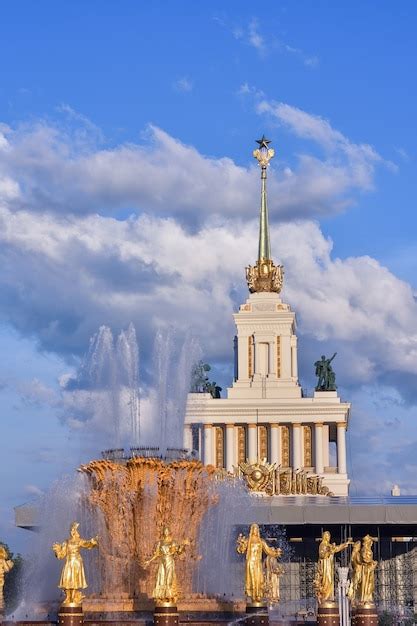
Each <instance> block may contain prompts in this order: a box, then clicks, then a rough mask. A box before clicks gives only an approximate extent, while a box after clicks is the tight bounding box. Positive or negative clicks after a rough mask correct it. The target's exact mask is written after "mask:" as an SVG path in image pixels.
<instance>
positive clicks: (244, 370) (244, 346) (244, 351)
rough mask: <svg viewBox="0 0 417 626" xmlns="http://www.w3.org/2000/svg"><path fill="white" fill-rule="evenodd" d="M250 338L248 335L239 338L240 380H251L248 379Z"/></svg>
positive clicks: (238, 366)
mask: <svg viewBox="0 0 417 626" xmlns="http://www.w3.org/2000/svg"><path fill="white" fill-rule="evenodd" d="M248 341H249V337H248V336H247V335H238V338H237V359H238V363H237V369H238V374H239V378H238V380H249V377H248V353H249V346H248Z"/></svg>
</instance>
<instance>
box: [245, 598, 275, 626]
mask: <svg viewBox="0 0 417 626" xmlns="http://www.w3.org/2000/svg"><path fill="white" fill-rule="evenodd" d="M245 626H269V615H268V607H267V606H266V604H264V603H263V602H253V603H252V604H247V605H246V619H245Z"/></svg>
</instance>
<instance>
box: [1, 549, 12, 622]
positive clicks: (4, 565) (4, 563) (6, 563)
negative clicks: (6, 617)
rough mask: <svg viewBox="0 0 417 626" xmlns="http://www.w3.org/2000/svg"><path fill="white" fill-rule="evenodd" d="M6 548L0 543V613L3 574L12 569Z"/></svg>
mask: <svg viewBox="0 0 417 626" xmlns="http://www.w3.org/2000/svg"><path fill="white" fill-rule="evenodd" d="M7 557H8V554H7V550H6V548H5V547H4V546H2V545H0V615H1V613H2V612H3V609H4V596H3V588H4V576H5V574H8V573H9V572H10V570H11V569H12V567H13V565H14V563H13V561H12V560H11V559H8V558H7Z"/></svg>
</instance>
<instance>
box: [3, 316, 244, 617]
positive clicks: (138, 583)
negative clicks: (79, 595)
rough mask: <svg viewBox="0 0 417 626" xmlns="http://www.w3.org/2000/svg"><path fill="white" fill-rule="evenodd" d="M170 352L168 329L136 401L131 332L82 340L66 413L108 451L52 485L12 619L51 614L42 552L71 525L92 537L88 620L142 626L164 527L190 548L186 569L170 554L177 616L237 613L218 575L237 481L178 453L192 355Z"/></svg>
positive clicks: (238, 604)
mask: <svg viewBox="0 0 417 626" xmlns="http://www.w3.org/2000/svg"><path fill="white" fill-rule="evenodd" d="M177 344H178V342H176V341H175V336H174V333H172V332H171V331H167V332H165V333H162V332H159V333H157V336H156V341H155V350H154V354H155V356H154V371H155V374H156V380H155V381H154V383H153V391H151V392H150V393H148V396H147V397H146V398H145V399H143V397H144V394H143V390H142V389H140V387H139V373H138V355H139V350H138V346H137V342H136V336H135V330H134V328H133V327H132V326H130V327H129V328H128V330H127V331H122V332H121V333H120V335H119V337H118V338H116V339H114V337H113V335H112V332H111V331H110V329H109V328H107V327H101V328H100V330H99V331H98V333H97V334H96V335H95V336H94V337H93V338H92V340H91V342H90V347H89V351H88V353H87V355H86V357H85V360H84V361H83V363H82V365H81V367H80V370H79V372H78V374H77V375H76V376H75V377H73V378H71V379H69V380H68V381H67V383H66V385H65V389H64V392H63V393H64V397H65V398H66V400H67V404H69V405H70V406H71V409H72V410H73V409H74V406H77V407H78V411H77V412H75V415H76V417H77V419H78V420H79V422H80V424H82V426H83V429H82V432H83V437H87V439H88V438H89V439H90V440H91V438H92V437H94V436H96V438H97V440H98V441H100V442H101V441H103V443H107V444H108V443H112V444H113V445H114V447H111V448H109V447H107V448H106V449H105V450H104V451H103V452H102V453H101V458H96V459H94V460H91V461H89V462H86V463H83V464H81V466H79V468H78V473H77V474H76V475H75V476H73V477H66V478H63V479H60V480H58V481H57V482H56V483H55V484H54V485H53V486H52V488H51V489H50V491H49V493H48V494H47V495H46V496H45V498H44V500H43V502H42V503H41V505H40V512H39V517H40V525H41V532H40V533H39V536H38V540H37V547H36V555H35V556H34V558H33V562H32V564H31V567H30V568H29V571H28V575H27V576H26V582H25V585H24V598H25V602H24V603H23V604H22V605H21V607H20V609H19V610H18V611H16V612H15V616H14V619H16V618H17V619H24V618H25V617H32V618H36V619H38V620H39V619H44V620H48V619H50V618H51V617H54V616H55V615H56V613H57V611H58V606H59V603H58V601H57V595H58V593H57V590H56V584H57V581H58V579H59V575H58V569H57V568H58V565H57V563H56V562H55V561H54V557H53V554H52V551H51V545H52V543H53V542H54V541H58V542H59V541H61V540H62V539H63V538H64V533H66V532H67V530H68V527H69V525H70V523H71V522H73V520H77V521H79V522H80V532H82V533H83V535H85V536H94V535H98V536H99V548H98V550H94V551H92V552H91V553H89V554H85V556H84V557H83V558H84V560H85V567H86V572H87V578H88V582H89V588H88V591H87V594H86V595H87V597H86V598H85V599H83V602H82V606H83V610H84V615H85V617H86V619H87V620H88V619H90V620H94V621H97V620H112V621H120V620H126V619H143V618H146V619H150V611H151V610H152V609H153V607H154V601H153V599H152V591H153V587H154V582H155V571H154V567H153V566H152V564H151V565H150V566H149V567H146V561H147V559H149V557H150V555H151V554H152V552H153V550H154V547H155V545H156V543H157V541H158V539H159V537H160V536H161V532H162V530H163V528H164V527H165V526H169V528H170V530H171V532H172V534H173V536H175V537H176V538H177V539H178V540H179V541H183V540H184V539H185V538H187V540H189V546H188V548H187V557H186V559H185V558H182V555H179V558H178V560H177V563H176V569H177V578H178V581H179V588H180V596H179V602H178V608H179V610H180V611H182V612H185V611H186V612H187V614H188V616H189V617H190V616H191V617H192V616H193V615H194V616H201V615H202V614H210V615H211V616H218V617H219V616H220V614H221V615H223V616H224V615H226V614H227V615H232V616H233V615H235V614H236V612H238V613H239V612H242V610H243V606H244V604H243V599H241V600H233V599H232V600H231V599H230V598H231V597H232V596H233V593H234V592H237V593H238V590H239V587H240V584H238V583H237V577H236V576H233V575H231V574H230V573H229V572H227V571H226V575H225V574H224V573H222V572H221V571H220V570H221V569H223V567H224V568H225V569H226V570H227V569H228V566H229V565H230V564H228V563H227V558H228V557H227V556H226V555H227V554H229V553H230V550H229V544H231V543H232V541H233V537H232V534H233V532H232V531H233V525H234V524H236V523H237V521H238V520H233V501H234V500H233V498H234V499H235V501H236V503H237V502H239V503H240V504H241V503H242V498H243V499H246V498H247V497H248V494H247V490H246V487H245V486H244V485H243V484H242V482H241V481H240V480H239V479H232V478H231V477H228V478H227V479H226V477H225V476H224V475H219V473H218V472H217V471H216V469H215V468H214V467H213V466H204V465H203V464H202V463H201V462H200V461H198V460H196V459H195V457H194V454H193V451H192V450H187V449H185V448H183V420H184V414H185V404H186V399H187V393H188V390H189V381H190V372H191V368H192V366H193V364H194V363H195V362H196V361H197V360H198V358H199V352H198V346H196V344H195V342H194V341H192V340H191V339H186V340H185V342H184V343H183V344H182V345H181V346H178V345H177ZM141 395H142V406H141ZM77 403H78V404H77ZM143 405H145V406H143ZM73 413H74V410H73ZM216 535H217V536H218V539H216ZM221 561H223V562H222V564H221V566H220V562H221ZM239 583H240V581H239ZM60 615H61V614H60ZM60 619H61V618H60Z"/></svg>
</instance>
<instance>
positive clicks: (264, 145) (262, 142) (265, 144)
mask: <svg viewBox="0 0 417 626" xmlns="http://www.w3.org/2000/svg"><path fill="white" fill-rule="evenodd" d="M256 143H258V144H259V149H260V150H262V148H265V149H266V150H268V144H270V143H271V140H270V139H267V138H266V137H265V135H262V137H261V139H257V140H256Z"/></svg>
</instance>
